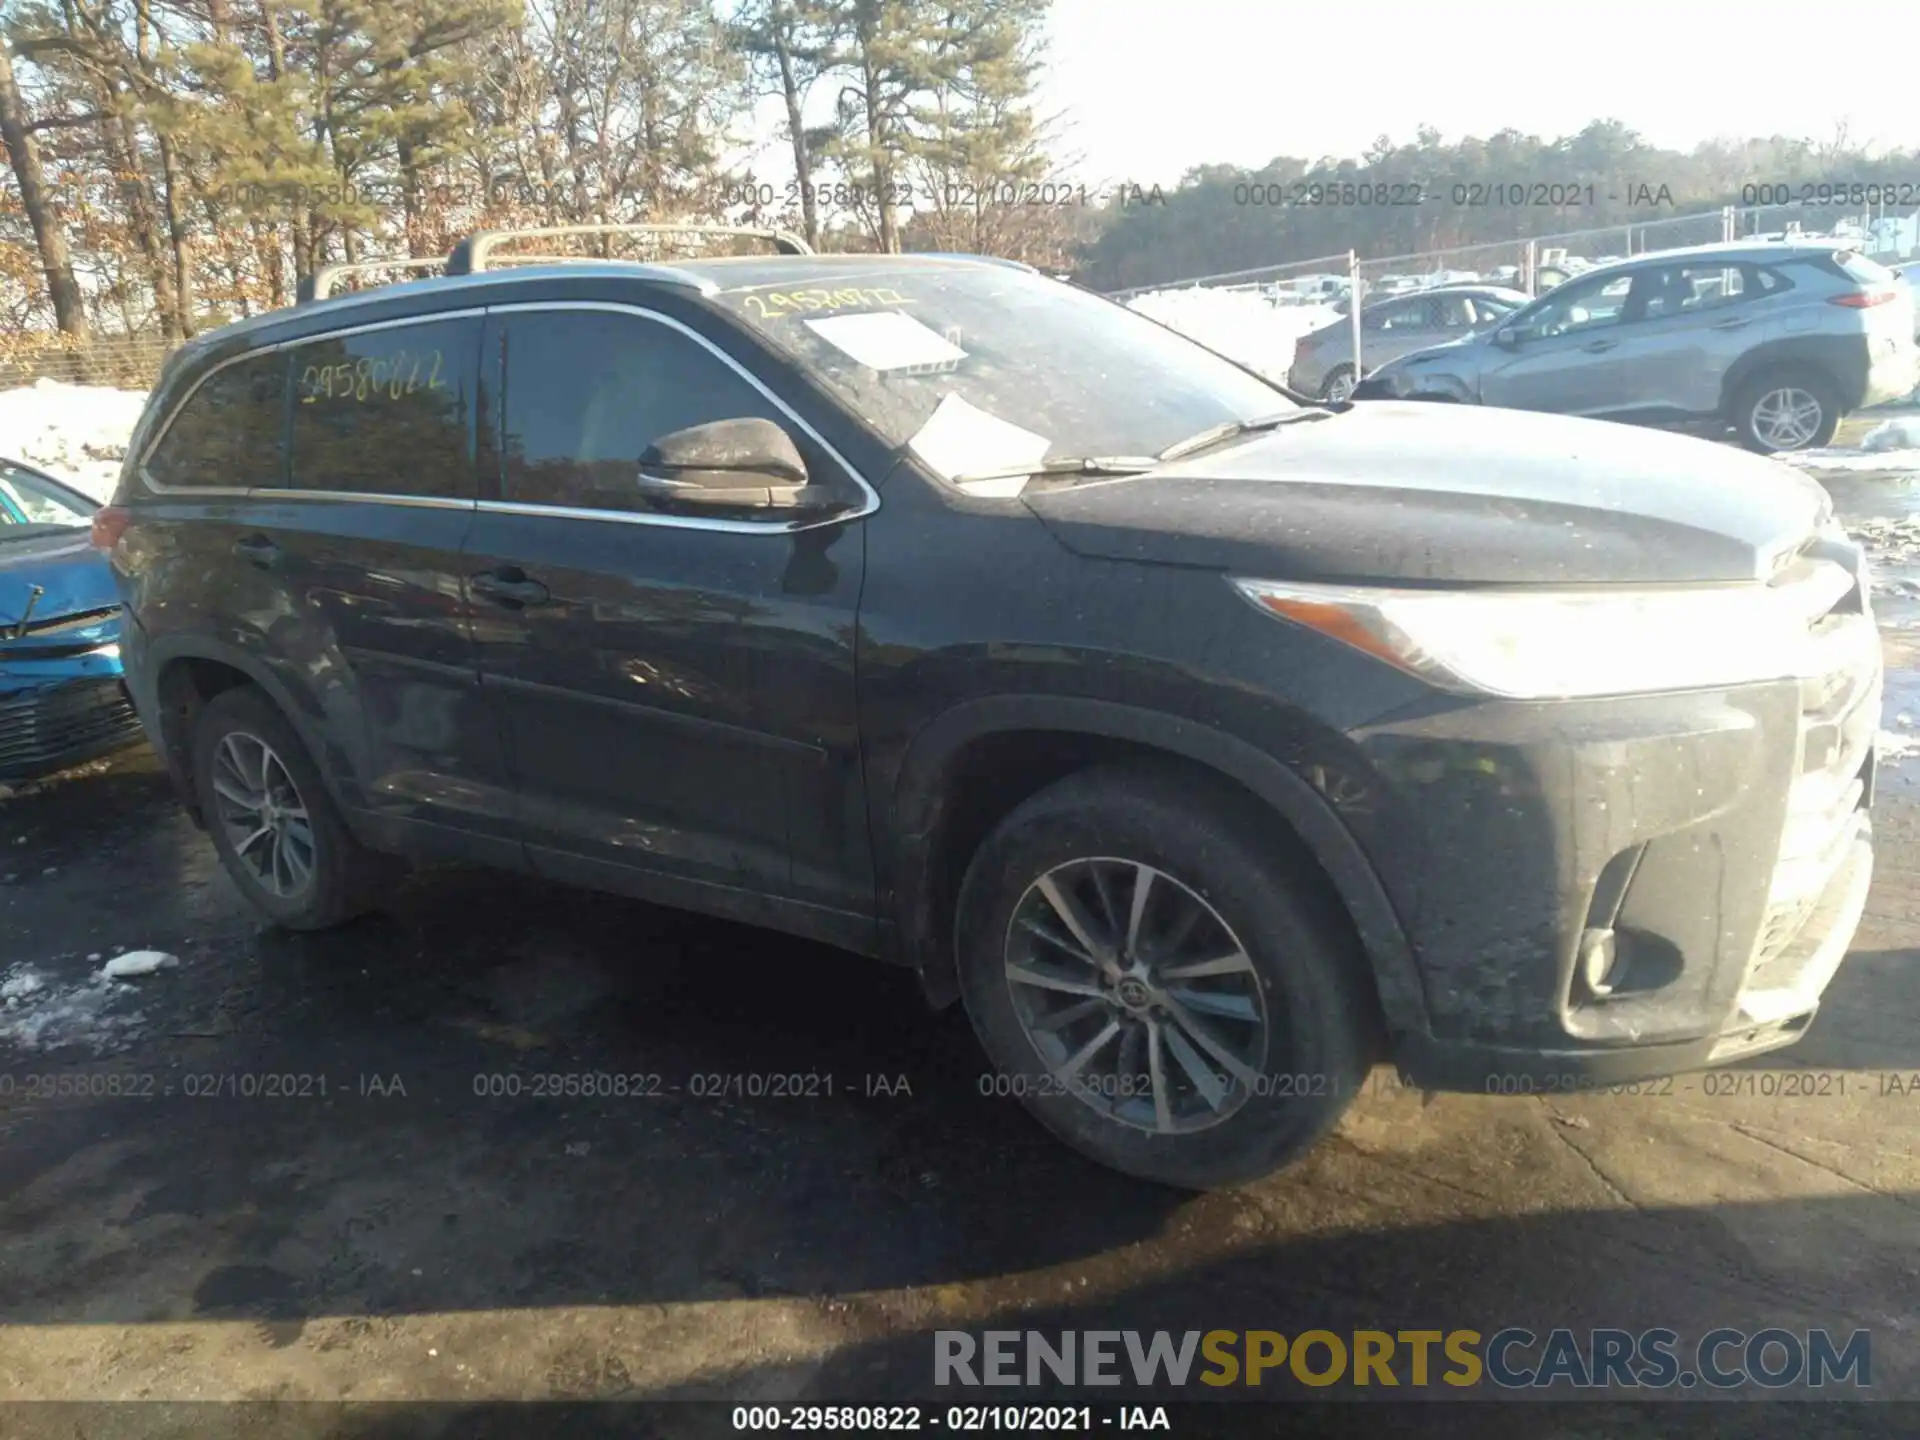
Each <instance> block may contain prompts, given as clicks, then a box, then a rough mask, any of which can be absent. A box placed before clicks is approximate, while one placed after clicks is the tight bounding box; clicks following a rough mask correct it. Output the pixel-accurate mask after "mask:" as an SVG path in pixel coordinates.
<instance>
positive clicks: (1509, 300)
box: [1287, 285, 1528, 400]
mask: <svg viewBox="0 0 1920 1440" xmlns="http://www.w3.org/2000/svg"><path fill="white" fill-rule="evenodd" d="M1527 298H1528V297H1527V293H1526V292H1525V291H1524V290H1509V289H1507V288H1506V287H1505V286H1502V285H1446V286H1438V285H1436V286H1435V287H1433V288H1432V289H1430V290H1416V291H1414V292H1413V293H1412V294H1409V295H1394V296H1390V297H1389V298H1387V299H1384V300H1376V301H1374V302H1372V303H1371V304H1368V305H1365V306H1363V307H1361V310H1360V330H1361V336H1360V354H1361V357H1362V359H1363V360H1364V361H1365V362H1366V363H1367V364H1369V365H1380V364H1383V363H1384V362H1386V361H1388V360H1391V359H1393V358H1394V357H1396V356H1399V355H1404V354H1406V353H1407V352H1408V351H1409V350H1424V349H1426V348H1427V347H1428V346H1430V345H1440V344H1444V343H1445V342H1447V341H1449V340H1458V339H1459V338H1460V337H1461V336H1463V335H1470V334H1472V333H1473V332H1474V331H1476V330H1485V329H1487V328H1489V327H1490V326H1493V325H1497V324H1499V323H1500V322H1501V321H1502V320H1504V319H1506V318H1507V317H1508V316H1509V315H1511V314H1513V312H1514V311H1516V310H1518V309H1519V308H1520V307H1521V306H1522V305H1525V304H1526V303H1527ZM1287 384H1288V386H1289V387H1291V388H1292V389H1294V390H1297V391H1299V392H1300V393H1301V394H1302V395H1312V396H1316V397H1318V398H1319V399H1322V400H1345V399H1347V398H1348V397H1349V396H1350V395H1351V394H1352V393H1353V384H1354V373H1353V321H1352V319H1351V318H1350V317H1348V316H1345V315H1342V316H1341V317H1340V319H1338V320H1336V321H1334V322H1333V323H1332V324H1330V325H1326V326H1323V327H1322V328H1321V329H1318V330H1315V331H1314V332H1313V333H1312V334H1311V335H1307V336H1304V337H1302V338H1301V340H1300V343H1299V344H1298V345H1296V346H1295V347H1294V351H1293V368H1292V369H1291V370H1289V371H1288V372H1287Z"/></svg>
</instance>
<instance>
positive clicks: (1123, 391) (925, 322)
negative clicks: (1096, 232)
mask: <svg viewBox="0 0 1920 1440" xmlns="http://www.w3.org/2000/svg"><path fill="white" fill-rule="evenodd" d="M710 273H712V275H713V278H714V279H715V280H717V281H718V282H719V283H720V284H721V287H722V288H721V289H720V291H719V293H718V294H717V295H716V296H714V297H713V298H715V299H716V300H718V301H719V303H720V304H722V305H723V306H725V307H726V308H727V310H728V311H730V312H731V313H732V314H734V315H735V316H738V317H739V318H740V319H741V320H743V321H745V322H746V323H747V324H748V325H750V326H752V327H753V328H754V329H755V330H756V331H758V332H759V333H760V334H761V335H762V336H764V337H765V338H766V339H767V340H768V341H770V342H771V343H772V344H773V345H774V346H775V347H776V348H778V349H779V350H782V351H784V352H785V353H786V354H787V355H789V356H791V357H792V358H793V359H794V360H795V361H797V362H798V363H799V364H800V365H801V366H803V367H804V368H805V369H806V370H808V371H809V372H810V373H811V374H813V375H814V376H815V377H817V378H818V379H819V380H820V381H822V382H823V383H824V384H825V385H826V386H827V387H828V388H829V389H831V390H832V391H834V393H835V394H836V395H837V396H838V397H839V398H840V399H841V400H842V401H843V402H844V403H845V404H846V405H847V406H849V407H850V408H851V409H852V410H853V411H854V412H855V413H857V414H858V415H860V416H861V417H862V418H863V419H864V420H866V422H867V423H868V424H869V425H871V426H872V427H873V428H874V429H875V430H876V431H878V432H879V433H880V434H881V435H883V436H884V437H885V438H886V439H887V440H888V441H889V442H891V443H893V444H895V445H911V446H912V448H913V450H914V452H915V453H916V454H917V455H918V456H919V457H920V458H921V459H922V460H924V461H926V462H927V464H928V465H929V466H930V468H932V469H933V470H934V471H935V472H936V473H938V474H940V475H942V476H943V477H946V478H949V479H951V478H953V477H954V476H956V475H960V474H963V473H974V472H981V471H988V470H995V469H1001V468H1005V467H1008V466H1014V467H1018V466H1019V465H1023V464H1033V465H1035V466H1036V467H1037V466H1038V465H1039V464H1041V463H1043V462H1045V461H1047V460H1063V459H1067V458H1070V457H1073V458H1078V457H1086V456H1115V455H1126V456H1142V455H1144V456H1153V455H1157V454H1159V453H1160V452H1161V451H1163V450H1165V449H1167V448H1168V447H1169V446H1171V445H1174V444H1176V443H1178V442H1179V441H1181V440H1184V439H1186V438H1188V437H1189V436H1192V435H1194V434H1195V433H1197V432H1199V431H1202V430H1206V429H1208V428H1210V427H1212V426H1216V425H1221V424H1225V423H1228V422H1232V421H1243V420H1252V419H1256V418H1260V417H1263V416H1269V415H1272V414H1273V413H1274V412H1276V411H1290V410H1295V409H1297V408H1299V407H1297V406H1295V405H1294V404H1293V403H1292V402H1291V401H1289V400H1288V399H1287V398H1286V395H1285V393H1284V392H1282V391H1280V390H1277V389H1275V388H1274V387H1273V386H1271V385H1268V384H1267V383H1266V382H1264V381H1262V380H1260V379H1259V378H1257V377H1256V376H1254V375H1252V374H1249V373H1248V372H1247V371H1245V370H1242V369H1241V368H1240V367H1239V366H1237V365H1235V364H1233V363H1232V362H1230V361H1228V360H1225V359H1222V358H1221V357H1220V356H1218V355H1215V354H1214V353H1213V352H1211V351H1209V350H1206V349H1203V348H1202V347H1201V346H1199V345H1198V344H1196V343H1194V342H1192V341H1190V340H1187V339H1185V338H1184V337H1182V336H1180V335H1177V334H1175V333H1174V332H1172V331H1170V330H1167V329H1164V328H1162V327H1161V326H1159V325H1157V324H1155V323H1154V322H1153V321H1151V320H1148V319H1145V318H1144V317H1142V316H1139V315H1136V314H1134V313H1133V312H1132V311H1130V310H1127V309H1124V308H1122V307H1121V306H1119V305H1115V304H1113V303H1112V302H1110V301H1107V300H1103V299H1100V298H1099V297H1097V296H1094V295H1090V294H1088V293H1087V292H1085V291H1083V290H1076V289H1074V288H1073V287H1072V286H1070V285H1067V284H1065V283H1063V282H1061V281H1058V280H1052V279H1048V278H1046V277H1044V276H1040V275H1032V274H1028V273H1026V272H1024V271H1020V270H1014V269H1008V268H1002V267H998V266H986V265H980V264H975V263H962V262H941V261H936V260H928V261H924V262H917V261H907V262H899V261H895V262H893V263H884V262H883V263H875V264H871V265H849V264H847V263H845V262H841V263H831V262H826V263H820V264H817V265H816V264H813V263H810V262H797V261H794V260H791V259H789V260H785V261H778V262H773V264H772V265H771V266H766V265H755V266H752V267H748V268H744V269H734V268H731V267H729V268H726V269H724V270H723V269H722V268H721V267H719V266H715V267H713V270H712V271H711V272H710ZM768 276H776V277H778V278H777V279H768V278H767V277H768ZM729 282H734V283H729Z"/></svg>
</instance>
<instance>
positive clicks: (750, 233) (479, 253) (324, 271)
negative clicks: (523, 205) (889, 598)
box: [296, 225, 813, 305]
mask: <svg viewBox="0 0 1920 1440" xmlns="http://www.w3.org/2000/svg"><path fill="white" fill-rule="evenodd" d="M562 235H680V236H686V235H732V236H741V235H744V236H746V237H748V238H749V239H753V240H765V241H767V242H769V243H770V244H771V245H772V246H773V249H774V253H775V254H778V255H811V254H813V247H812V246H811V245H809V244H807V242H806V241H804V240H802V239H801V238H800V237H799V236H798V235H794V234H791V233H789V232H788V231H785V230H757V229H753V228H750V227H748V226H743V225H550V226H545V227H542V228H539V229H532V230H476V231H475V232H474V233H473V234H471V235H469V236H467V238H466V239H464V240H462V241H461V242H460V243H459V244H458V245H456V246H454V247H453V253H452V254H451V255H449V256H447V257H446V258H445V259H444V260H443V259H441V258H440V257H439V256H437V255H429V256H425V257H422V258H418V259H405V260H362V261H355V262H350V263H347V264H340V265H322V266H321V267H320V268H319V269H318V270H316V271H314V272H313V274H312V275H310V276H308V277H307V278H306V279H304V280H302V281H301V282H300V288H299V292H298V294H297V296H296V298H297V300H298V302H299V303H300V304H303V305H304V304H307V303H308V302H310V301H315V300H325V299H326V298H327V297H328V296H329V295H331V294H333V292H334V286H335V283H336V282H338V281H340V280H342V279H344V278H346V277H347V276H349V275H363V274H367V273H368V272H371V271H375V270H437V271H439V272H440V273H442V274H445V275H478V274H479V273H480V272H481V271H483V270H486V269H488V268H490V267H489V266H488V264H487V261H488V259H489V257H491V256H492V254H493V252H494V250H495V249H496V248H497V247H499V246H500V245H502V244H504V243H506V242H507V241H509V240H545V239H552V238H554V237H557V236H562ZM596 258H598V257H595V256H590V255H588V256H583V255H506V256H502V257H501V259H502V261H505V262H511V263H515V264H521V265H527V264H534V265H555V264H561V265H570V264H582V263H587V264H590V263H592V262H593V261H594V260H595V259H596ZM611 263H619V262H611Z"/></svg>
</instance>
